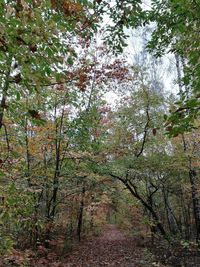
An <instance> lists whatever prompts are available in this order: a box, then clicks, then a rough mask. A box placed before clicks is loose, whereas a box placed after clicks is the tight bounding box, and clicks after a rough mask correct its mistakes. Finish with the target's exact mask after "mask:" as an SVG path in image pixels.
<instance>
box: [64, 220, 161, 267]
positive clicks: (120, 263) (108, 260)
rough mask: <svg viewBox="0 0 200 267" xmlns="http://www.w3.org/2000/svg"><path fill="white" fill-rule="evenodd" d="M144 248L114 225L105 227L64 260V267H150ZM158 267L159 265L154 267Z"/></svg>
mask: <svg viewBox="0 0 200 267" xmlns="http://www.w3.org/2000/svg"><path fill="white" fill-rule="evenodd" d="M147 258H149V257H148V255H147V252H146V250H145V248H143V247H141V246H139V244H138V242H137V241H136V239H135V238H132V237H127V236H126V235H125V233H123V232H122V231H121V230H119V229H118V228H117V226H115V225H107V226H106V227H105V229H104V231H103V233H102V235H101V236H99V237H96V238H93V239H91V240H89V241H86V242H83V243H82V244H80V245H79V246H78V248H77V249H76V250H75V251H72V253H71V254H70V255H69V257H67V258H66V259H65V262H66V263H65V264H64V266H65V267H99V266H101V267H102V266H105V267H106V266H107V267H112V266H115V267H151V266H155V265H151V264H150V263H149V262H148V259H147ZM156 266H159V265H156Z"/></svg>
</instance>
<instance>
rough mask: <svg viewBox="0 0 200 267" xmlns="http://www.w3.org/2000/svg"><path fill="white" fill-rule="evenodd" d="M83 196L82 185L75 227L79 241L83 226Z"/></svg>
mask: <svg viewBox="0 0 200 267" xmlns="http://www.w3.org/2000/svg"><path fill="white" fill-rule="evenodd" d="M84 196H85V186H84V185H83V188H82V194H81V202H80V209H79V215H78V225H77V236H78V240H79V241H81V232H82V226H83V210H84Z"/></svg>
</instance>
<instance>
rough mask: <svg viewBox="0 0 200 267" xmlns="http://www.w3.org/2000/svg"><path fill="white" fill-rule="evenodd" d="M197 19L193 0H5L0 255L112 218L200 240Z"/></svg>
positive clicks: (67, 237)
mask: <svg viewBox="0 0 200 267" xmlns="http://www.w3.org/2000/svg"><path fill="white" fill-rule="evenodd" d="M199 29H200V4H199V2H198V1H193V0H179V1H177V0H166V1H162V0H152V1H150V2H147V3H146V2H145V3H144V2H143V1H138V0H115V1H113V0H93V1H92V0H91V1H90V0H77V1H75V0H1V1H0V225H1V229H0V255H8V254H7V253H9V252H12V251H13V249H16V250H20V251H24V250H25V249H27V248H33V249H34V250H37V249H38V247H40V248H41V247H44V248H47V249H50V248H51V247H53V246H54V245H53V241H55V240H57V241H59V240H61V243H62V242H64V245H63V246H64V249H66V250H67V249H69V248H70V246H71V244H72V243H73V242H74V240H79V241H80V240H81V239H82V238H84V237H85V236H86V235H89V234H92V233H99V232H100V231H101V229H102V226H103V225H105V224H106V223H108V222H109V223H111V222H112V223H113V222H114V223H116V224H119V225H121V227H124V228H128V229H129V230H130V231H133V229H135V228H134V227H137V228H138V229H139V231H140V233H142V234H144V233H145V234H144V235H145V236H150V235H153V236H156V237H162V238H163V239H164V240H166V242H168V243H169V244H172V243H173V242H174V240H175V241H176V242H177V241H183V240H184V241H185V240H187V242H196V243H199V240H200V205H199V204H200V195H199V148H200V143H199V141H200V140H199V110H200V56H199V55H200V35H199ZM132 32H137V33H138V36H139V38H140V42H141V45H140V46H141V47H140V48H141V49H140V51H139V52H138V51H135V52H132V54H130V52H129V53H128V52H127V48H128V47H129V45H130V42H133V43H134V42H135V43H137V40H134V39H131V34H130V33H132ZM165 57H170V58H172V59H173V60H172V62H173V63H172V64H171V65H170V69H171V73H169V74H167V75H168V76H170V75H171V76H172V77H173V83H170V84H167V83H168V80H166V79H164V78H163V77H162V74H161V69H162V67H163V66H166V64H167V63H166V62H165V59H164V58H165ZM130 58H134V60H133V61H131V60H130ZM136 59H137V60H136ZM166 87H167V89H168V91H169V92H170V93H167V91H166ZM175 92H178V93H177V94H176V93H175ZM63 233H64V234H63ZM54 243H55V242H54ZM57 243H59V242H57ZM62 244H63V243H62ZM2 266H7V265H2ZM18 266H19V265H18ZM21 266H23V265H21ZM27 266H29V265H27Z"/></svg>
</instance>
